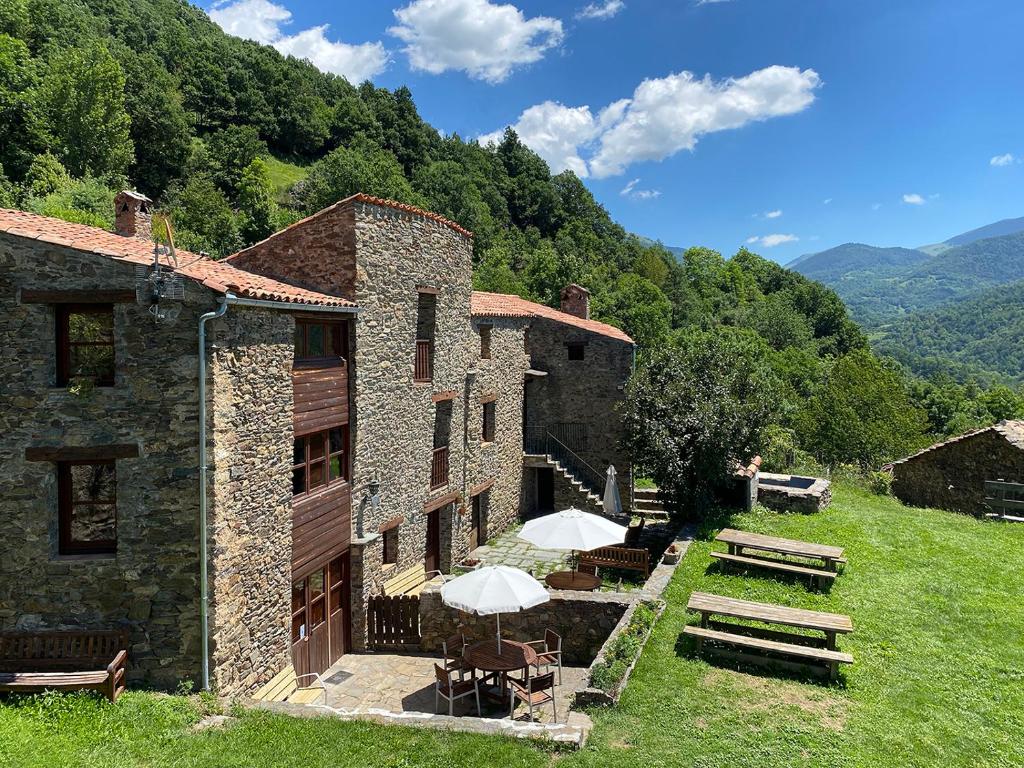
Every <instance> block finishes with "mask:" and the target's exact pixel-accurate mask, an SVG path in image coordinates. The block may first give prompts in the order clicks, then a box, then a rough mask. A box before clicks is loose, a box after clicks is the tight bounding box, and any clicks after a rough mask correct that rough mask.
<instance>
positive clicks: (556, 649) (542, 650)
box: [527, 629, 562, 685]
mask: <svg viewBox="0 0 1024 768" xmlns="http://www.w3.org/2000/svg"><path fill="white" fill-rule="evenodd" d="M527 645H534V646H540V647H539V648H538V649H537V663H536V664H534V666H535V667H536V668H537V672H538V673H540V668H541V667H553V666H557V667H558V684H559V685H561V684H562V638H561V636H560V635H559V634H558V633H556V632H553V631H552V630H550V629H545V630H544V639H543V640H533V641H531V642H529V643H527Z"/></svg>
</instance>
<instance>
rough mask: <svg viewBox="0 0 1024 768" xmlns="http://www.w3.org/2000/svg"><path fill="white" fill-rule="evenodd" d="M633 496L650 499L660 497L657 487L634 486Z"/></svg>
mask: <svg viewBox="0 0 1024 768" xmlns="http://www.w3.org/2000/svg"><path fill="white" fill-rule="evenodd" d="M633 497H634V498H637V499H650V500H652V501H656V500H657V498H658V489H657V488H634V489H633Z"/></svg>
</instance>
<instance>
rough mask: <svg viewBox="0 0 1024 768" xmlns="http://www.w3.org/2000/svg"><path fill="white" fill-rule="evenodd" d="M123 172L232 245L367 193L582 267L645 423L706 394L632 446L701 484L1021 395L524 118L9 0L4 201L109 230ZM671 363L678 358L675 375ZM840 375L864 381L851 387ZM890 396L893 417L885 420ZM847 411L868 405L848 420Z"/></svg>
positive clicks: (544, 282)
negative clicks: (674, 228)
mask: <svg viewBox="0 0 1024 768" xmlns="http://www.w3.org/2000/svg"><path fill="white" fill-rule="evenodd" d="M125 184H131V185H134V186H135V187H136V188H138V189H139V190H141V191H143V192H145V193H146V194H148V195H150V196H151V197H152V198H153V199H154V200H155V201H156V203H157V206H158V208H159V210H160V211H161V213H162V215H166V216H169V217H170V218H171V219H172V220H173V222H174V225H175V229H176V232H177V235H178V242H179V243H180V244H181V245H182V246H183V247H185V248H189V249H191V250H197V251H198V250H203V251H206V252H208V253H210V254H211V255H213V256H215V257H216V256H223V255H226V254H228V253H231V252H233V251H235V250H237V249H239V248H242V247H244V246H245V245H246V244H249V243H252V242H255V241H257V240H259V239H262V238H264V237H266V236H267V235H268V234H270V233H272V232H273V231H275V230H277V229H280V228H281V227H283V226H285V225H287V224H289V223H291V222H292V221H295V220H296V219H298V218H299V217H301V216H304V215H307V214H309V213H312V212H314V211H316V210H319V209H321V208H323V207H325V206H327V205H330V204H332V203H334V202H336V201H337V200H338V199H340V198H343V197H345V196H347V195H351V194H353V193H355V192H366V193H370V194H374V195H379V196H382V197H388V198H392V199H395V200H399V201H403V202H408V203H412V204H415V205H420V206H423V207H426V208H428V209H431V210H433V211H436V212H438V213H440V214H442V215H444V216H447V217H449V218H451V219H453V220H455V221H457V222H459V223H460V224H462V225H463V226H465V227H466V228H468V229H470V230H472V231H473V232H474V234H475V238H474V262H475V265H474V284H475V286H476V287H477V288H479V289H484V290H492V291H499V292H507V293H515V294H519V295H521V296H524V297H526V298H529V299H532V300H535V301H539V302H542V303H545V304H548V305H551V306H557V305H558V302H559V292H560V290H561V288H562V287H563V286H564V285H566V284H567V283H569V282H577V283H581V284H583V285H585V286H587V287H588V288H589V289H590V290H591V293H592V311H593V314H594V316H595V317H596V318H598V319H600V320H604V321H606V322H609V323H612V324H614V325H616V326H618V327H621V328H624V329H625V330H626V331H627V332H629V333H630V334H631V335H632V336H633V337H634V338H635V339H636V340H637V341H638V342H639V346H640V351H639V365H640V369H641V373H640V378H639V382H640V385H638V390H637V391H638V393H642V394H643V397H642V398H641V399H639V400H635V402H634V404H633V405H632V406H631V407H632V408H633V411H632V414H633V415H632V422H633V423H634V424H641V423H647V422H646V421H644V420H645V419H646V420H650V423H652V424H654V423H658V419H659V418H660V417H659V415H658V412H657V409H658V408H659V407H660V406H658V405H657V402H656V401H657V396H658V388H657V387H654V386H653V384H652V382H659V383H660V384H664V385H665V386H662V387H661V391H662V393H663V394H665V396H666V397H668V396H669V395H671V397H672V398H675V399H674V401H672V402H674V403H675V405H676V406H679V407H682V406H685V407H686V408H690V409H693V411H694V413H693V414H685V413H683V414H678V415H677V416H676V417H675V418H679V419H682V420H683V422H680V428H682V429H684V430H689V431H684V432H681V433H680V434H679V435H676V436H666V437H665V440H664V442H663V444H662V445H661V447H660V448H658V449H657V451H656V450H655V447H653V446H643V445H642V444H641V443H639V442H638V443H637V444H636V447H637V449H638V450H641V451H643V452H644V453H643V454H642V455H645V456H648V457H651V458H652V460H653V457H654V456H656V455H662V456H665V455H666V454H665V453H664V451H663V449H664V448H665V446H669V447H670V448H672V447H673V446H674V449H679V448H680V446H682V445H683V442H680V441H684V442H685V440H687V439H692V440H693V441H695V442H694V443H693V446H694V450H695V451H697V452H696V453H695V454H694V456H693V457H691V458H689V459H682V458H680V457H678V456H674V457H672V459H671V462H670V463H669V464H668V465H666V466H671V467H675V468H676V469H677V470H678V471H679V472H682V473H683V475H681V477H685V478H688V479H687V480H686V483H687V486H686V487H687V488H688V489H689V490H687V491H686V493H689V494H691V496H692V497H693V498H697V497H699V496H701V495H702V494H703V493H704V492H705V491H706V490H707V488H706V487H705V486H703V485H701V483H702V482H703V481H702V480H700V478H699V477H698V474H699V473H700V472H703V471H708V472H712V470H713V472H717V473H720V472H721V471H724V470H723V467H725V462H726V461H727V459H729V460H731V459H734V458H742V457H743V456H742V454H743V453H744V452H745V451H750V450H754V449H755V448H756V447H758V446H759V444H763V446H762V447H765V448H766V449H767V450H768V451H769V455H771V456H777V457H785V460H787V461H789V460H792V458H793V457H794V456H795V455H796V454H797V453H802V454H804V455H805V454H806V453H807V452H811V453H812V454H813V455H814V457H815V458H816V459H817V460H819V461H824V462H827V463H834V462H844V461H855V462H860V463H862V464H863V463H869V462H873V461H876V460H878V459H881V458H889V457H891V456H892V455H895V454H897V453H900V452H903V451H905V450H907V449H909V448H910V447H912V446H914V445H916V444H917V443H918V442H920V440H921V439H922V435H921V432H922V431H923V430H925V429H927V430H928V431H929V432H932V433H936V434H946V433H948V431H949V430H952V429H955V428H959V427H960V426H961V425H965V424H971V425H973V424H974V423H975V422H977V421H984V420H990V419H994V418H998V417H1000V416H1001V415H1006V414H1019V413H1020V409H1021V403H1020V399H1021V398H1020V395H1019V393H1017V392H1015V391H1013V390H1007V389H998V390H985V389H981V388H976V389H975V390H971V391H967V390H966V389H964V388H963V386H962V385H958V384H953V383H952V382H951V381H948V380H939V381H937V382H935V383H931V382H925V381H917V380H914V381H911V380H909V379H905V378H904V377H903V376H902V374H900V373H899V372H898V371H897V370H896V369H895V368H893V367H891V366H888V365H882V364H881V363H880V362H879V361H878V360H877V359H875V358H874V357H872V356H871V354H870V353H869V352H868V351H867V342H866V340H865V337H864V334H863V333H862V332H861V330H860V329H859V327H858V326H857V325H856V324H855V323H854V322H852V321H851V319H850V318H849V317H848V315H847V312H846V307H845V306H844V304H843V302H842V301H841V300H840V299H839V297H838V296H837V295H836V293H835V292H833V291H832V290H831V289H829V288H826V287H824V286H822V285H821V284H819V283H815V282H812V281H811V280H808V279H807V278H805V277H802V276H801V275H799V274H796V273H794V272H791V271H788V270H785V269H783V268H781V267H780V266H778V265H777V264H774V263H773V262H770V261H767V260H765V259H762V258H761V257H759V256H757V255H756V254H754V253H751V252H749V251H747V250H745V249H744V250H741V251H740V252H739V253H737V254H735V255H734V256H733V257H732V258H725V257H723V256H722V255H721V254H719V253H717V252H715V251H712V250H710V249H706V248H691V249H689V250H687V251H685V252H684V253H682V254H676V253H673V252H671V251H669V250H668V249H666V248H664V247H662V246H661V245H659V244H657V243H652V242H650V241H648V240H645V239H642V238H639V237H636V236H634V235H632V234H630V233H628V232H626V231H625V230H624V229H623V228H622V227H621V226H619V225H618V224H616V223H615V222H614V221H612V219H611V217H610V216H609V215H608V213H607V211H606V210H605V209H604V208H603V207H602V206H601V205H600V204H599V203H598V202H597V201H596V200H595V199H594V197H593V195H592V194H591V193H590V191H589V190H588V189H587V187H586V186H585V185H584V184H583V182H582V181H581V180H580V179H579V178H577V177H576V176H575V175H574V174H573V173H572V172H569V171H566V172H563V173H559V174H556V175H552V174H551V172H550V169H549V168H548V166H547V164H546V163H545V162H544V161H543V160H542V159H541V158H540V157H539V156H538V155H537V154H536V153H534V152H533V151H531V150H530V149H529V148H528V147H526V146H525V145H524V144H523V143H522V142H521V141H520V139H519V137H518V136H517V135H516V134H515V132H514V131H511V130H509V131H507V132H506V133H505V135H504V136H503V138H502V140H501V141H499V142H498V143H497V144H496V145H495V146H488V147H482V146H480V145H479V144H478V143H477V142H475V141H466V140H465V139H463V138H462V137H460V136H458V135H448V136H442V135H441V134H440V133H439V132H438V131H436V130H435V129H434V128H433V127H431V126H430V125H428V124H427V123H426V122H425V121H424V120H423V119H422V118H421V117H420V115H419V113H418V111H417V108H416V105H415V102H414V99H413V94H412V93H411V92H410V91H409V89H407V88H399V89H397V90H395V91H389V90H387V89H384V88H377V87H375V86H374V85H373V84H372V83H362V84H352V83H349V82H347V81H346V80H345V79H344V78H341V77H336V76H333V75H329V74H325V73H322V72H320V71H318V70H317V69H315V68H314V67H313V66H312V65H311V64H309V63H308V62H305V61H300V60H297V59H295V58H292V57H284V56H282V55H280V54H279V53H278V52H277V51H275V50H274V49H273V48H271V47H269V46H261V45H258V44H256V43H253V42H249V41H244V40H240V39H237V38H233V37H229V36H228V35H225V34H224V33H223V32H222V31H221V30H220V29H219V28H218V27H217V26H216V25H214V24H213V23H212V22H210V20H209V19H208V18H207V17H206V15H205V14H204V13H203V12H202V11H201V10H199V9H197V8H195V7H193V6H191V5H189V4H187V3H186V2H183V0H0V205H7V206H13V205H16V206H20V207H23V208H26V209H29V210H33V211H37V212H40V213H44V214H46V215H51V216H58V217H61V218H65V219H69V220H73V221H79V222H84V223H89V224H93V225H96V226H105V227H110V226H111V225H112V221H111V219H112V198H113V194H114V192H115V191H116V190H117V189H119V188H121V187H122V186H123V185H125ZM731 358H733V359H731ZM687 365H692V366H696V367H694V368H692V369H689V370H685V369H686V366H687ZM659 366H663V367H665V370H666V371H669V372H672V374H673V375H676V374H678V376H679V377H681V378H680V381H679V382H678V387H677V388H675V389H672V388H670V387H668V384H669V383H671V382H670V381H669V379H668V378H666V377H667V376H668V375H669V374H668V373H665V372H663V371H660V370H658V368H659ZM705 374H706V375H708V376H709V377H710V378H709V379H708V380H707V381H698V380H697V379H699V377H700V376H701V375H705ZM769 381H770V382H771V387H770V391H771V393H772V396H771V397H770V398H769V397H768V396H767V395H766V392H767V391H768V389H762V387H761V385H762V384H764V383H765V382H769ZM755 383H756V384H757V386H754V384H755ZM847 385H849V386H853V387H855V388H856V391H858V392H861V393H862V394H863V396H864V399H863V400H858V401H851V400H850V397H849V396H848V395H847V394H844V392H843V391H842V388H843V387H844V386H847ZM644 387H646V388H647V389H646V390H644V389H643V388H644ZM957 387H959V388H960V389H957ZM705 396H708V397H713V398H714V399H712V400H710V401H708V402H706V403H705V402H703V401H702V399H701V398H703V397H705ZM637 397H640V395H639V394H638V395H637ZM907 398H910V401H912V402H914V403H917V404H919V406H920V409H921V412H922V413H924V414H926V415H927V422H925V421H924V419H923V418H921V419H919V418H918V411H917V410H916V409H914V408H912V409H911V417H908V418H905V419H902V420H900V419H899V418H897V417H898V416H900V414H894V413H893V412H892V409H893V408H896V410H899V409H900V408H902V407H903V406H904V405H906V404H907V402H908V400H907ZM639 403H644V404H646V406H649V407H650V408H652V409H654V410H653V411H652V412H650V413H647V414H643V413H641V412H640V410H639V409H640V407H641V406H640V405H639ZM832 406H835V407H836V408H840V411H839V413H840V414H841V415H839V416H836V415H835V414H833V415H831V416H829V420H828V422H827V424H828V425H829V429H832V430H833V431H832V432H829V433H828V435H830V436H825V433H824V432H823V431H822V430H824V429H825V427H822V428H821V429H817V430H816V429H814V428H812V427H813V424H812V422H813V420H814V417H813V416H812V415H811V414H812V409H814V408H817V409H819V410H822V411H823V410H824V409H826V408H828V407H832ZM915 408H916V406H915ZM887 409H888V410H887ZM695 414H701V415H702V416H703V417H705V418H707V419H708V420H709V421H708V423H707V424H706V425H705V427H702V428H700V429H698V427H697V426H695V425H694V424H693V423H692V421H693V418H695ZM887 414H888V415H887ZM890 416H892V417H893V418H894V419H896V420H895V421H894V422H893V423H892V424H891V425H888V427H891V428H892V431H891V434H889V435H887V436H886V435H883V436H878V435H876V434H874V433H873V432H870V430H873V429H875V426H877V424H876V422H877V421H878V420H879V419H884V418H889V417H890ZM741 417H742V418H744V419H746V420H747V421H748V422H749V423H748V424H746V425H743V424H739V423H738V422H737V419H739V418H741ZM844 419H854V420H856V421H858V422H862V421H863V422H865V423H864V424H863V425H860V424H857V425H853V426H851V428H850V429H843V420H844ZM686 420H689V421H686ZM666 423H668V424H669V426H668V427H665V428H666V429H668V428H674V427H671V423H669V422H666ZM862 427H863V429H862ZM888 427H887V428H888ZM729 429H735V430H738V431H736V432H735V433H734V434H732V435H731V436H729V437H726V431H727V430H729ZM695 430H696V431H695ZM700 430H703V431H700ZM858 430H860V431H868V432H869V434H860V432H859V431H858ZM687 435H690V437H687ZM634 439H639V438H636V436H634ZM842 440H845V441H846V442H842ZM659 451H661V453H660V454H659V453H658V452H659ZM782 460H783V459H782V458H780V459H779V461H780V462H781V461H782ZM679 461H684V462H690V463H688V464H685V465H684V464H679V463H678V462H679ZM655 469H656V468H655V467H653V466H652V471H655ZM664 471H666V470H665V469H664V467H662V468H661V469H660V470H658V472H664ZM660 476H664V477H665V481H666V482H670V481H671V478H669V477H668V476H667V475H660V474H659V477H660ZM709 477H710V476H709ZM680 482H681V481H680ZM680 492H681V493H682V491H680Z"/></svg>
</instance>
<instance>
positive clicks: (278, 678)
mask: <svg viewBox="0 0 1024 768" xmlns="http://www.w3.org/2000/svg"><path fill="white" fill-rule="evenodd" d="M306 679H313V680H315V681H316V682H317V683H319V685H313V686H301V685H299V681H300V680H306ZM321 697H322V698H323V702H322V703H324V704H326V703H327V686H325V685H324V681H323V680H322V679H321V677H320V675H317V674H315V673H314V674H310V675H296V674H295V667H293V666H292V665H291V664H289V665H288V666H287V667H285V668H284V669H282V670H281V671H280V672H278V673H277V674H276V675H274V677H273V679H272V680H271V681H270V682H269V683H267V684H266V685H264V686H263V687H262V688H260V689H259V690H258V691H256V693H254V694H253V698H254V699H256V700H257V701H287V702H289V703H291V704H316V703H317V700H318V699H320V698H321Z"/></svg>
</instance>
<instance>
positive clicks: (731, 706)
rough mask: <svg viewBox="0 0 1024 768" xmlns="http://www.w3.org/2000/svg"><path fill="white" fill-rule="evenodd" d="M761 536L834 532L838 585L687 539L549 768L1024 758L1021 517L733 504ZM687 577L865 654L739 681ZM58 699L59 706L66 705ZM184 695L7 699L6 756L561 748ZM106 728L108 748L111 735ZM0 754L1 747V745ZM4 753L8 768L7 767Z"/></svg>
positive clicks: (413, 760)
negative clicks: (803, 617)
mask: <svg viewBox="0 0 1024 768" xmlns="http://www.w3.org/2000/svg"><path fill="white" fill-rule="evenodd" d="M720 522H729V523H730V524H732V525H736V526H737V527H742V528H744V529H747V530H755V531H761V532H765V533H773V534H779V535H783V536H792V537H796V538H803V539H809V540H817V541H822V542H830V543H831V542H834V543H840V544H843V545H844V546H845V547H846V548H847V552H848V555H849V557H850V565H849V566H848V568H847V571H846V572H845V573H844V574H843V575H842V576H841V577H840V578H839V579H838V580H837V582H836V585H835V587H834V588H833V589H832V591H831V592H830V593H826V594H822V593H814V592H810V591H808V590H807V589H806V587H805V586H804V585H803V584H802V583H799V582H790V583H786V582H780V581H777V580H776V579H773V578H765V577H758V576H755V575H753V574H751V575H747V576H740V575H726V574H723V573H721V572H719V571H718V570H717V567H715V566H712V565H711V558H710V557H709V556H708V554H707V553H708V551H709V550H710V549H711V547H712V545H711V544H710V542H708V541H707V540H702V541H698V542H697V543H696V544H695V545H694V546H693V548H692V549H691V550H690V552H689V554H688V555H687V557H686V559H685V560H684V562H683V566H682V567H681V568H680V569H679V571H678V572H677V574H676V577H675V579H674V581H673V583H672V585H671V586H670V592H669V598H670V605H669V607H668V609H667V610H666V612H665V615H664V617H663V618H662V620H661V621H660V622H659V624H658V627H657V628H656V630H655V634H654V637H653V639H652V641H651V643H650V644H649V645H648V647H647V650H646V651H645V653H644V655H643V658H642V659H641V661H640V663H639V665H638V666H637V669H636V672H635V675H634V677H633V678H632V680H631V682H630V686H629V688H628V690H627V692H626V695H625V697H624V698H623V701H622V704H621V706H620V707H619V708H618V709H616V710H606V711H597V712H594V713H593V714H594V718H595V721H596V727H595V730H594V734H593V736H592V738H591V742H590V745H589V746H588V747H587V748H586V749H585V750H583V751H582V752H580V753H578V754H574V755H563V756H561V757H560V758H557V762H558V763H559V765H560V766H566V767H567V768H583V767H589V766H595V767H596V766H605V765H612V764H614V765H628V766H645V765H655V764H659V765H665V766H691V765H692V766H701V767H707V768H711V767H712V766H723V765H731V766H758V767H759V768H769V767H771V766H779V767H780V768H781V767H783V766H786V767H788V766H830V767H831V766H836V765H843V766H942V767H943V768H954V767H955V766H1004V765H1021V764H1024V735H1022V734H1024V717H1022V713H1024V685H1022V683H1024V646H1022V644H1021V642H1020V638H1021V636H1022V635H1024V609H1022V607H1021V606H1022V602H1024V601H1022V598H1024V581H1022V579H1021V578H1020V573H1021V572H1022V570H1024V546H1022V544H1024V526H1009V525H998V524H989V523H982V522H979V521H975V520H972V519H968V518H964V517H960V516H957V515H953V514H949V513H946V512H938V511H932V510H913V509H907V508H904V507H902V506H900V505H899V504H897V503H896V502H894V501H892V500H889V499H879V498H877V497H873V496H869V495H867V494H865V493H862V492H859V491H855V490H851V489H848V488H840V489H838V492H837V493H836V499H835V502H834V503H833V506H832V507H831V508H830V509H829V510H828V511H827V512H825V513H823V514H820V515H814V516H806V517H804V516H788V515H776V514H772V513H766V512H762V513H752V514H747V515H739V516H736V517H735V518H733V519H731V520H730V521H720ZM694 589H702V590H706V591H711V592H718V593H722V594H729V595H735V596H742V597H747V598H750V599H754V600H764V601H770V602H779V603H785V604H789V605H794V606H799V607H806V608H812V609H819V610H829V611H838V612H843V613H849V614H851V615H852V616H853V620H854V626H855V630H856V631H855V632H854V634H853V635H851V636H849V637H847V638H843V639H842V640H841V641H840V647H841V648H843V649H844V650H849V651H851V652H852V653H853V654H854V656H855V658H856V663H855V664H854V665H853V666H852V667H851V668H848V669H847V670H846V671H845V673H844V677H843V679H842V681H841V684H840V685H838V686H835V687H831V688H830V687H826V686H824V685H821V684H816V683H806V682H802V681H799V680H795V679H791V678H786V677H784V676H781V675H766V674H756V675H751V674H744V673H742V672H735V671H731V670H728V669H726V668H724V667H722V666H718V665H713V664H709V663H707V662H705V661H703V660H700V659H697V658H694V657H693V656H692V654H691V652H690V645H689V643H688V642H686V641H680V630H681V628H682V626H683V624H684V623H686V622H687V621H693V620H694V618H693V617H690V616H688V615H687V613H686V611H685V609H684V607H683V606H685V603H686V598H687V596H688V595H689V593H690V592H691V591H692V590H694ZM65 710H74V711H68V712H67V713H66V714H64V715H62V714H61V713H62V712H65ZM195 717H196V715H195V714H194V712H193V710H192V709H191V707H190V706H188V705H187V704H186V703H185V701H184V700H183V699H180V698H170V697H167V698H160V697H155V696H152V695H147V694H134V693H132V694H128V695H126V696H125V697H124V698H123V699H122V700H121V702H120V703H119V704H118V705H117V706H116V707H109V706H106V705H104V704H102V703H99V702H96V701H95V700H92V699H69V698H66V697H54V698H53V699H52V701H51V704H50V705H49V706H48V707H47V708H46V710H45V712H44V711H40V710H39V707H38V705H37V704H36V703H33V702H31V700H30V703H28V704H23V705H22V708H16V707H11V706H7V707H3V706H0V765H5V764H8V763H9V764H12V765H18V766H26V767H27V768H28V767H31V766H36V765H40V766H41V765H55V764H60V765H69V766H78V765H82V766H84V765H97V766H107V765H111V766H128V765H138V764H143V765H147V766H165V765H166V766H170V765H173V766H197V765H218V766H221V765H227V766H236V765H237V766H242V765H251V764H258V765H287V766H292V765H294V766H303V768H305V767H306V766H321V765H323V766H327V765H332V766H349V765H351V766H357V765H358V766H364V765H365V766H371V765H372V766H389V767H391V766H394V767H396V768H397V767H398V766H421V765H422V766H484V765H501V766H503V768H505V767H506V766H507V767H508V768H513V767H515V766H542V765H548V764H549V763H551V762H552V761H553V760H555V759H556V758H553V757H552V756H551V755H549V754H546V753H544V752H542V751H540V750H537V749H535V748H533V747H531V746H528V745H525V744H516V743H512V742H509V741H506V740H503V739H491V738H487V737H473V736H467V735H459V734H451V735H449V734H441V733H436V732H429V731H414V730H407V729H402V728H385V727H382V726H377V725H372V724H366V723H342V722H337V721H305V720H304V721H298V720H290V719H287V718H280V717H271V716H268V715H265V714H248V715H246V716H244V717H243V718H242V720H241V722H240V723H238V724H237V725H235V726H234V727H232V728H231V729H229V730H227V731H223V732H217V733H207V734H192V733H189V732H188V731H187V730H186V728H187V726H188V725H189V724H190V723H191V722H192V721H193V720H194V719H195ZM107 734H109V735H110V736H112V738H113V739H114V740H115V742H116V743H115V744H114V745H113V746H112V747H111V746H103V744H104V741H103V740H104V739H105V738H106V735H107ZM5 750H6V754H5ZM5 760H6V761H7V763H5Z"/></svg>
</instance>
